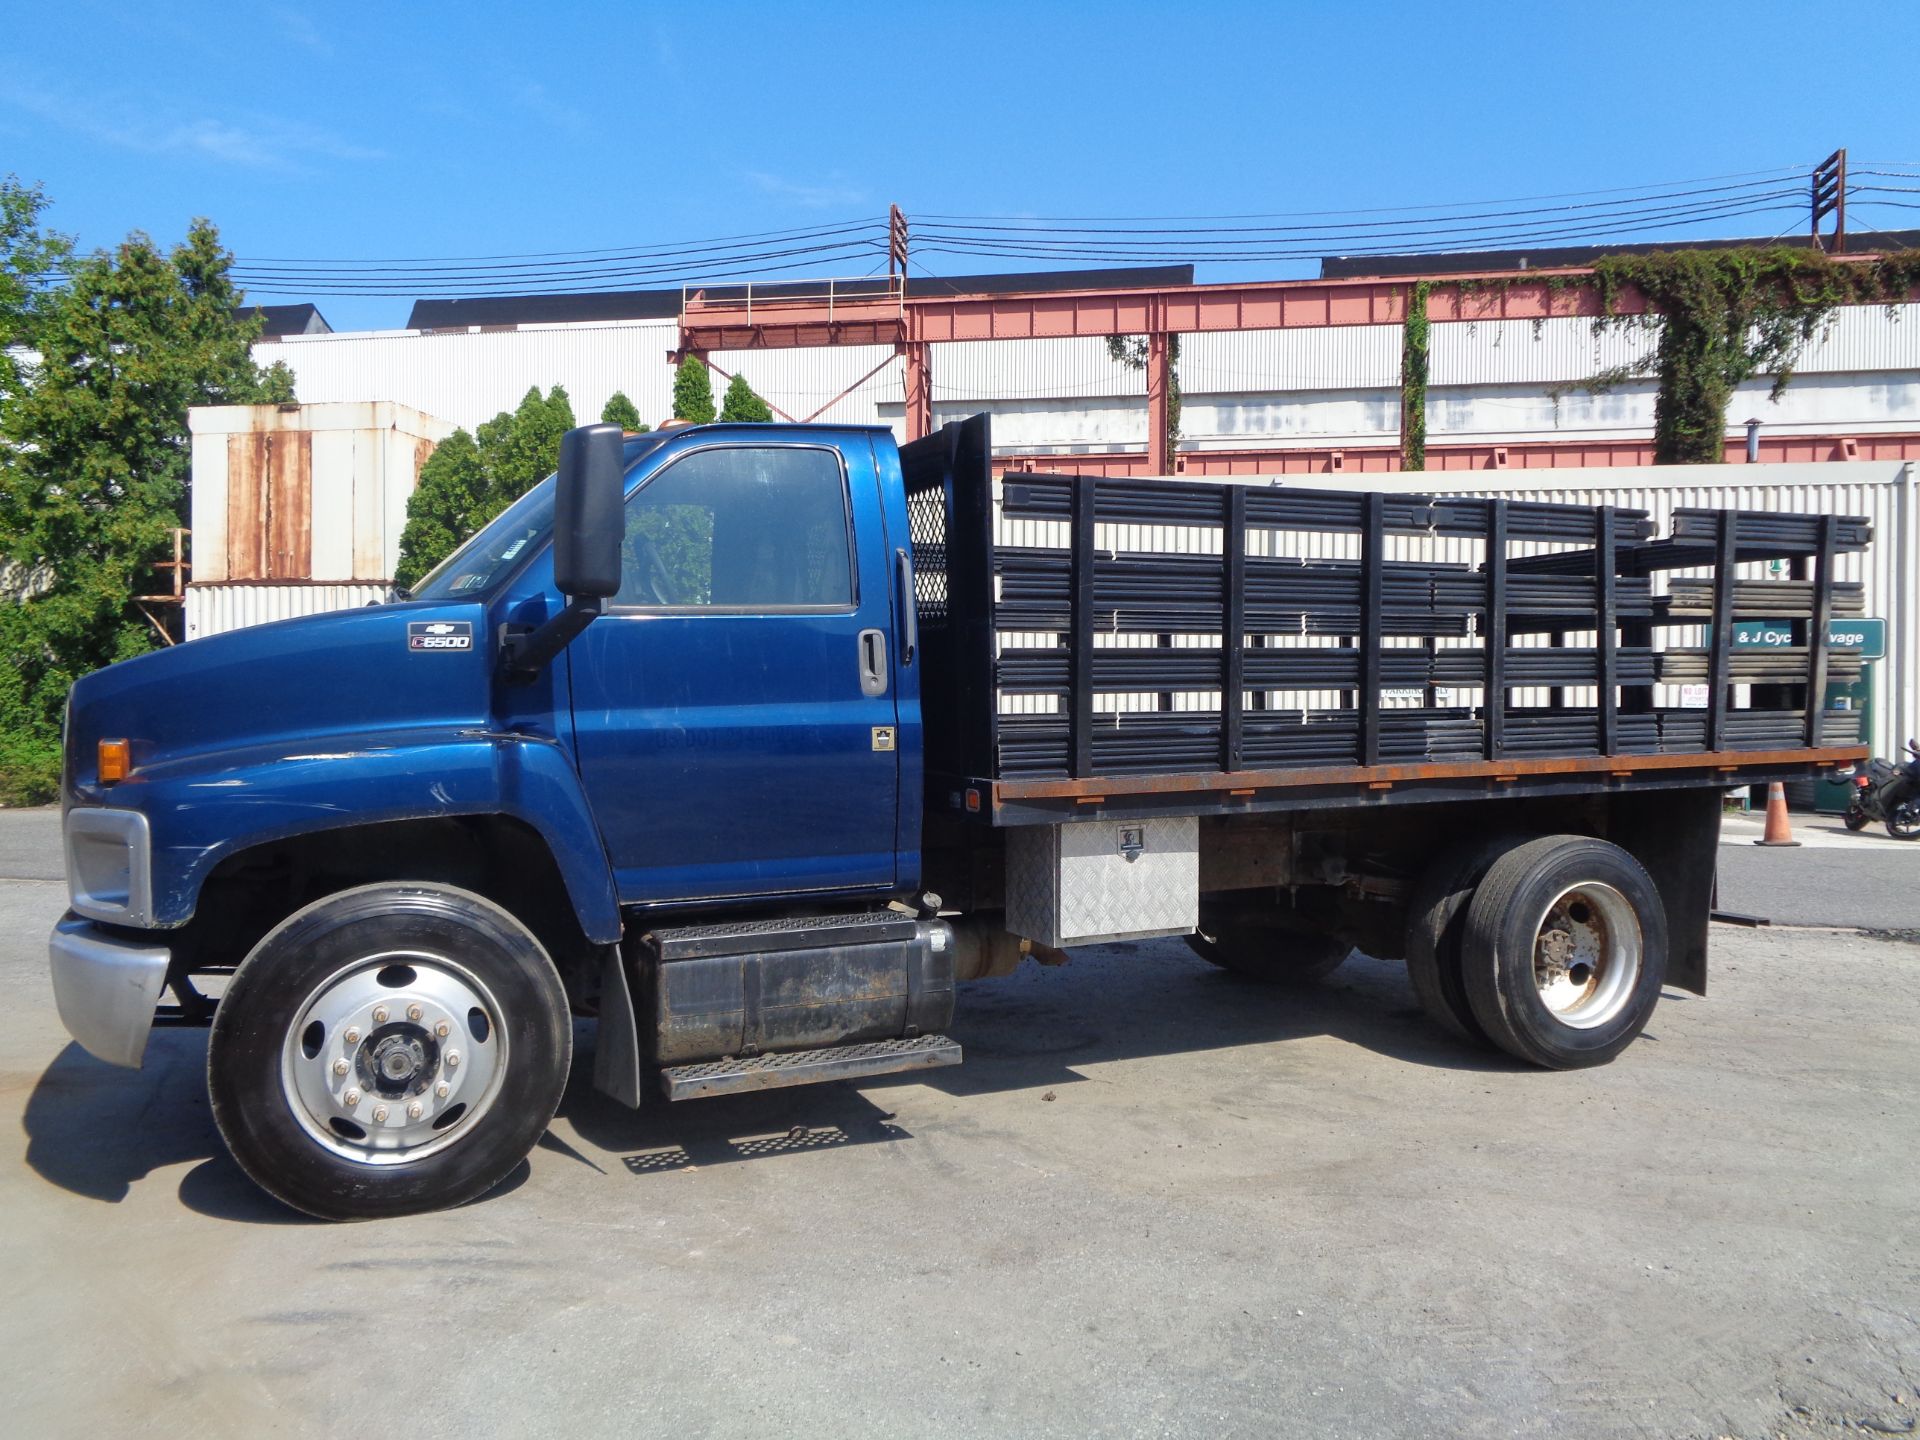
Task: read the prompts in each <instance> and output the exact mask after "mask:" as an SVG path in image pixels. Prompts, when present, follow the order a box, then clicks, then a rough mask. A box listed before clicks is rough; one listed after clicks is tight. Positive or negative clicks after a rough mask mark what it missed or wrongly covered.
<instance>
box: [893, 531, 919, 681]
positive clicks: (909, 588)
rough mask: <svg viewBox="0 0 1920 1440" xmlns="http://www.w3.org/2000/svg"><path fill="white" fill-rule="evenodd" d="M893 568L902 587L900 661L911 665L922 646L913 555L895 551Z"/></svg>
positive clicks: (895, 576)
mask: <svg viewBox="0 0 1920 1440" xmlns="http://www.w3.org/2000/svg"><path fill="white" fill-rule="evenodd" d="M893 569H894V578H895V579H896V580H898V581H899V587H900V663H901V664H902V665H911V664H913V656H914V652H915V651H916V650H918V649H919V648H920V612H919V611H918V609H916V608H915V604H914V595H913V557H912V556H911V555H909V554H908V553H907V552H906V551H905V550H896V551H894V552H893Z"/></svg>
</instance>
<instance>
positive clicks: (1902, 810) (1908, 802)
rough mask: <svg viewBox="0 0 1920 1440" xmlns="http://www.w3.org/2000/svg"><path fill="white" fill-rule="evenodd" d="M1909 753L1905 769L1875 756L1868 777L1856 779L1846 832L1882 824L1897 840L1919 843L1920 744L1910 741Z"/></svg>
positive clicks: (1849, 806)
mask: <svg viewBox="0 0 1920 1440" xmlns="http://www.w3.org/2000/svg"><path fill="white" fill-rule="evenodd" d="M1907 753H1908V754H1910V755H1911V756H1912V757H1913V758H1912V759H1911V760H1909V761H1907V763H1906V764H1904V765H1895V764H1894V763H1893V762H1892V761H1891V760H1882V759H1880V758H1879V757H1878V756H1875V757H1874V758H1873V760H1872V761H1871V762H1870V763H1869V764H1868V765H1867V769H1866V773H1865V774H1856V775H1855V776H1854V777H1853V785H1854V790H1853V799H1852V800H1851V801H1849V802H1848V805H1847V814H1846V826H1847V829H1849V830H1864V829H1866V828H1867V826H1868V825H1869V824H1871V823H1872V822H1873V821H1875V820H1880V821H1884V822H1885V824H1886V827H1887V833H1888V834H1889V835H1891V836H1893V838H1894V839H1896V840H1914V839H1920V741H1914V740H1909V741H1907Z"/></svg>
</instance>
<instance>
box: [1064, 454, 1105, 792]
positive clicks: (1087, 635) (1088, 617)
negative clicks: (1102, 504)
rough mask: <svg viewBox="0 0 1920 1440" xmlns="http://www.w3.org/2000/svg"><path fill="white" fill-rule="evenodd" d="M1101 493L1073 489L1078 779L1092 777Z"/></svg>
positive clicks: (1073, 738)
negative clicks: (1097, 531) (1097, 520)
mask: <svg viewBox="0 0 1920 1440" xmlns="http://www.w3.org/2000/svg"><path fill="white" fill-rule="evenodd" d="M1099 490H1100V482H1099V481H1097V480H1093V479H1087V480H1083V481H1081V482H1080V483H1079V484H1078V485H1076V486H1074V488H1073V534H1072V552H1073V560H1072V564H1073V630H1072V635H1073V639H1072V644H1071V645H1070V646H1069V648H1068V655H1069V657H1070V660H1071V663H1072V666H1073V675H1072V680H1071V682H1070V685H1069V690H1068V698H1067V706H1068V709H1067V714H1068V717H1069V729H1068V733H1069V737H1070V743H1071V748H1072V760H1071V773H1072V775H1073V777H1074V778H1075V779H1084V778H1085V777H1086V776H1089V775H1091V774H1093V660H1094V655H1093V571H1094V561H1095V556H1094V553H1093V530H1094V524H1095V515H1096V509H1095V507H1096V505H1097V503H1098V496H1099Z"/></svg>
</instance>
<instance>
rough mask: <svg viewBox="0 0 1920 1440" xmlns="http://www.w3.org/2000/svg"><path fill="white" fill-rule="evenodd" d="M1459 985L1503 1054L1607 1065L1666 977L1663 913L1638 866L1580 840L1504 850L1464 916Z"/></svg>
mask: <svg viewBox="0 0 1920 1440" xmlns="http://www.w3.org/2000/svg"><path fill="white" fill-rule="evenodd" d="M1460 965H1461V974H1462V975H1463V977H1464V978H1465V980H1466V985H1467V998H1468V1000H1469V1001H1470V1002H1471V1003H1472V1005H1473V1013H1474V1016H1475V1018H1477V1019H1478V1020H1479V1021H1480V1026H1481V1028H1482V1029H1483V1030H1485V1031H1486V1033H1487V1038H1488V1039H1490V1040H1492V1041H1493V1043H1494V1044H1495V1045H1498V1046H1499V1047H1500V1048H1501V1049H1502V1050H1505V1051H1506V1052H1507V1053H1508V1054H1510V1055H1514V1056H1517V1057H1518V1058H1520V1059H1522V1060H1525V1061H1528V1062H1529V1063H1531V1064H1534V1065H1539V1066H1542V1067H1544V1068H1546V1069H1550V1070H1573V1069H1579V1068H1582V1067H1584V1066H1589V1065H1604V1064H1606V1063H1607V1062H1608V1061H1609V1060H1611V1059H1613V1058H1614V1056H1616V1055H1618V1054H1619V1053H1620V1052H1621V1051H1622V1050H1624V1049H1626V1048H1627V1046H1628V1045H1630V1044H1632V1043H1633V1038H1634V1037H1635V1036H1636V1035H1638V1034H1639V1033H1640V1032H1641V1030H1642V1029H1644V1028H1645V1027H1646V1023H1647V1021H1648V1020H1649V1019H1651V1018H1652V1016H1653V1008H1654V1006H1655V1005H1656V1004H1658V1003H1659V1000H1660V987H1661V985H1662V984H1663V983H1665V981H1666V976H1667V922H1666V909H1665V906H1664V905H1663V904H1662V902H1661V899H1660V892H1659V890H1658V888H1657V887H1656V886H1655V885H1654V883H1653V880H1652V879H1651V878H1650V877H1649V876H1648V874H1647V872H1646V871H1645V870H1644V869H1642V868H1641V866H1640V862H1639V861H1637V860H1635V859H1634V858H1633V857H1632V856H1631V855H1629V854H1628V853H1627V852H1626V851H1624V850H1622V849H1621V848H1620V847H1619V846H1617V845H1611V844H1608V843H1607V842H1606V841H1604V840H1594V839H1591V838H1589V837H1587V836H1584V835H1549V836H1546V837H1544V838H1542V839H1539V840H1530V841H1528V842H1527V843H1526V844H1524V845H1521V846H1519V847H1517V848H1516V849H1513V850H1509V851H1508V852H1507V853H1506V854H1504V855H1502V856H1501V857H1500V858H1499V859H1498V860H1496V861H1494V862H1493V865H1492V866H1491V867H1490V868H1489V869H1488V871H1487V875H1486V878H1485V879H1484V880H1482V881H1481V882H1480V888H1479V889H1478V890H1476V891H1475V892H1474V895H1473V899H1472V901H1471V902H1470V903H1469V904H1468V906H1467V925H1466V934H1465V936H1464V939H1463V942H1462V945H1461V951H1460Z"/></svg>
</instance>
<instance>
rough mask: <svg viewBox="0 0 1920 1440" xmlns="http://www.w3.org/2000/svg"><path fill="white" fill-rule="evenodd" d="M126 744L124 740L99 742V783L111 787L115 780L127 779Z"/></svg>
mask: <svg viewBox="0 0 1920 1440" xmlns="http://www.w3.org/2000/svg"><path fill="white" fill-rule="evenodd" d="M128 768H129V767H128V762H127V742H126V741H124V740H102V741H101V742H100V783H101V784H102V785H111V784H112V783H113V782H114V781H116V780H124V779H126V778H127V770H128Z"/></svg>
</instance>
